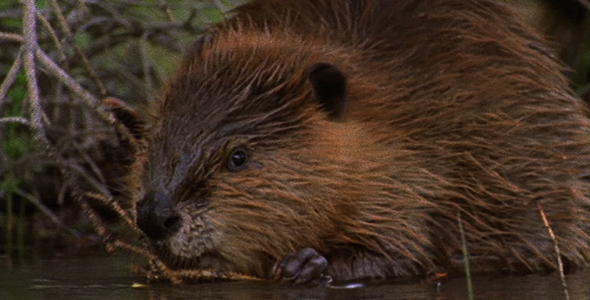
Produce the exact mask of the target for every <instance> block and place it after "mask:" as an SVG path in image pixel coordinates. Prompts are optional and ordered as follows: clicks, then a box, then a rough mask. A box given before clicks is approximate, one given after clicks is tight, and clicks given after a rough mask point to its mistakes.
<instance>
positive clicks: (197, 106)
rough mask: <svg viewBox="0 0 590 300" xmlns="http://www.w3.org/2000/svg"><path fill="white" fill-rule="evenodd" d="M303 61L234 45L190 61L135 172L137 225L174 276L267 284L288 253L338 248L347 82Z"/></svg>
mask: <svg viewBox="0 0 590 300" xmlns="http://www.w3.org/2000/svg"><path fill="white" fill-rule="evenodd" d="M242 35H243V33H242ZM307 51H308V49H306V48H305V45H301V44H300V45H297V42H292V43H290V44H287V43H276V42H274V41H273V40H271V39H268V38H266V37H264V36H246V37H244V36H239V35H233V36H231V35H230V36H228V37H224V38H223V39H221V38H219V39H217V40H216V39H203V40H201V42H200V43H198V44H197V47H195V49H194V50H193V51H192V52H191V53H190V56H189V57H188V58H186V59H185V60H184V61H183V62H182V64H181V67H180V71H179V73H178V75H177V76H176V77H175V79H173V80H172V81H171V83H170V84H169V86H168V88H167V89H166V90H165V92H164V95H163V97H162V100H161V101H160V102H159V103H158V104H157V105H156V108H154V115H155V118H154V121H153V122H152V124H151V126H149V128H148V129H147V131H146V132H147V133H146V135H145V141H146V142H147V146H146V147H145V150H142V151H139V153H138V154H137V158H138V159H137V161H136V164H135V166H134V168H133V173H132V178H133V179H132V181H134V182H135V183H136V184H137V185H138V186H139V188H138V189H137V191H136V192H134V193H135V195H134V199H136V201H137V207H138V209H137V224H138V226H139V227H140V228H141V230H142V231H143V232H144V233H145V234H146V236H147V237H148V238H149V239H150V240H151V242H152V244H153V246H154V248H155V249H156V251H157V252H158V253H159V255H160V256H161V258H163V260H164V261H165V262H166V263H167V264H169V266H170V267H172V268H203V269H214V270H221V271H234V272H241V273H244V274H253V275H257V276H266V275H267V272H268V271H270V268H271V266H272V264H273V263H274V262H275V261H276V260H277V259H278V258H280V257H282V256H283V255H285V254H286V253H288V252H291V251H294V250H298V249H300V248H302V247H310V246H313V247H314V248H315V249H317V250H322V249H325V247H326V246H325V245H326V244H327V243H334V242H338V241H334V240H335V239H337V237H336V234H335V232H337V230H338V228H337V227H338V225H337V221H336V220H335V218H338V219H344V218H342V214H344V213H345V211H349V210H351V209H352V208H351V207H350V204H346V203H347V201H346V199H344V196H343V194H348V195H349V196H351V197H353V196H352V194H353V193H352V192H347V191H346V189H347V186H349V185H348V184H343V182H347V181H349V182H353V181H354V180H355V179H354V178H353V176H352V175H351V174H349V173H350V172H347V171H346V170H345V167H344V166H343V163H342V161H345V160H347V159H348V158H347V157H346V153H343V150H342V148H343V147H345V146H343V145H340V144H339V142H338V141H339V140H341V139H342V136H343V135H347V134H351V133H350V132H348V130H347V129H345V126H344V122H342V118H343V117H344V116H343V115H344V110H345V107H346V98H347V84H346V78H345V76H344V75H343V73H342V72H341V71H340V69H339V68H337V67H336V66H335V64H337V62H336V63H335V64H332V62H330V63H326V62H324V61H323V60H317V59H315V58H314V57H311V56H310V55H308V53H307ZM334 178H338V179H334ZM336 199H337V200H338V203H335V202H334V200H336Z"/></svg>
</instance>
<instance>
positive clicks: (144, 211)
mask: <svg viewBox="0 0 590 300" xmlns="http://www.w3.org/2000/svg"><path fill="white" fill-rule="evenodd" d="M181 221H182V220H181V218H180V215H179V214H178V212H177V211H176V210H175V209H174V207H173V206H172V199H171V197H170V196H168V195H167V194H164V193H160V192H151V193H148V194H147V196H145V198H144V199H143V201H140V202H139V203H138V207H137V226H139V228H140V229H141V230H142V231H143V232H144V233H145V234H146V235H147V236H148V237H150V238H152V239H154V240H162V239H165V238H167V237H169V236H171V235H172V234H174V233H176V232H177V231H178V230H179V229H180V226H181Z"/></svg>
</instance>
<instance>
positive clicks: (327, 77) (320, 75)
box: [307, 63, 347, 120]
mask: <svg viewBox="0 0 590 300" xmlns="http://www.w3.org/2000/svg"><path fill="white" fill-rule="evenodd" d="M307 76H308V78H309V81H310V82H311V86H312V88H313V92H314V96H315V98H316V99H317V101H318V102H319V103H320V105H321V106H322V107H323V108H324V109H325V110H326V112H327V113H328V116H329V117H330V119H332V120H339V119H341V118H342V117H343V116H344V112H345V109H346V102H347V101H346V98H347V97H346V77H345V76H344V74H343V73H342V72H341V71H340V70H339V69H338V68H336V66H334V65H332V64H329V63H317V64H315V65H313V66H311V67H310V68H309V69H308V70H307Z"/></svg>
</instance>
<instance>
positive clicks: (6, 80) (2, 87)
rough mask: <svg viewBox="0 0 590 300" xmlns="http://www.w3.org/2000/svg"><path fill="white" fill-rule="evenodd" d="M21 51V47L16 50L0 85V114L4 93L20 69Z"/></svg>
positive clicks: (6, 92)
mask: <svg viewBox="0 0 590 300" xmlns="http://www.w3.org/2000/svg"><path fill="white" fill-rule="evenodd" d="M22 53H23V49H22V48H21V50H20V51H19V52H18V54H17V55H16V58H15V59H14V62H13V63H12V66H11V67H10V70H8V74H6V78H4V81H2V85H0V115H2V106H3V104H4V99H5V98H6V94H8V89H9V88H10V87H11V86H12V84H13V83H14V81H15V80H16V75H17V74H18V71H20V68H21V65H22Z"/></svg>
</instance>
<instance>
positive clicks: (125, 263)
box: [0, 254, 590, 300]
mask: <svg viewBox="0 0 590 300" xmlns="http://www.w3.org/2000/svg"><path fill="white" fill-rule="evenodd" d="M133 262H134V259H133V257H131V256H128V255H121V254H119V255H111V256H107V255H90V256H88V255H77V256H69V257H59V258H51V259H43V258H30V259H21V260H19V261H18V262H10V261H9V260H8V259H7V258H0V300H16V299H27V300H35V299H49V300H58V299H59V300H62V299H63V300H70V299H71V300H73V299H76V300H83V299H88V300H95V299H121V300H123V299H124V300H133V299H138V300H140V299H141V300H146V299H150V300H151V299H154V300H156V299H157V300H174V299H178V300H186V299H203V300H207V299H216V300H217V299H235V300H250V299H252V300H254V299H273V300H274V299H277V300H279V299H286V300H291V299H293V300H295V299H305V300H320V299H351V300H360V299H364V300H370V299H384V300H389V299H435V300H446V299H449V300H450V299H453V300H455V299H467V296H466V284H465V279H464V278H451V279H443V280H441V281H439V282H431V281H413V282H409V283H408V282H406V283H399V282H387V281H386V282H379V283H370V284H368V285H367V286H365V287H362V288H357V289H329V288H317V287H316V288H314V287H309V286H291V285H285V284H277V283H270V282H215V283H202V284H193V285H173V284H151V285H147V286H142V287H134V284H136V283H143V280H142V278H141V277H138V276H136V275H134V274H133V273H131V271H130V265H131V264H132V263H133ZM135 263H139V262H138V261H135ZM566 278H567V283H568V285H569V292H570V296H571V299H590V271H588V270H586V271H582V272H577V273H575V274H571V275H568V276H567V277H566ZM473 284H474V289H475V298H476V299H519V300H520V299H536V300H545V299H546V300H557V299H565V298H564V293H563V289H562V287H561V281H560V279H559V277H558V276H557V274H555V273H554V274H549V275H529V276H477V277H474V282H473Z"/></svg>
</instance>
